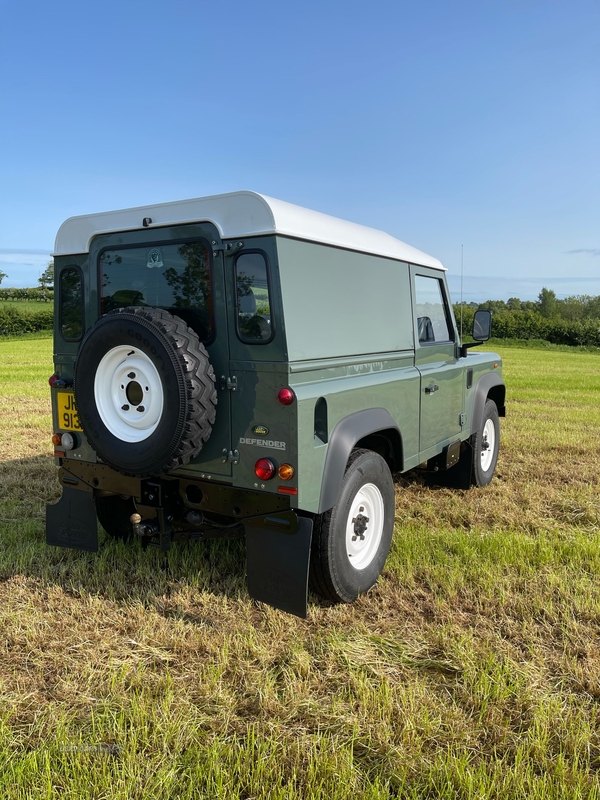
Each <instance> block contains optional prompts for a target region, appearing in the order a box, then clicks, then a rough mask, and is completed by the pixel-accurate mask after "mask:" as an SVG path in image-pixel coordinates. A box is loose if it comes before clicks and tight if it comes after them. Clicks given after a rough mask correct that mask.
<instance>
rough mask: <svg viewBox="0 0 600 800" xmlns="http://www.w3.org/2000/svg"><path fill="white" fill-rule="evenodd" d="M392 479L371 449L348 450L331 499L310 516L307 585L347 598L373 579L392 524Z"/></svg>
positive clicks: (324, 593)
mask: <svg viewBox="0 0 600 800" xmlns="http://www.w3.org/2000/svg"><path fill="white" fill-rule="evenodd" d="M394 504H395V501H394V483H393V481H392V476H391V473H390V470H389V467H388V465H387V464H386V462H385V461H384V460H383V458H382V457H381V456H380V455H378V454H377V453H374V452H372V451H371V450H354V451H353V453H352V455H351V456H350V459H349V460H348V464H347V467H346V473H345V475H344V478H343V481H342V488H341V491H340V497H339V500H338V502H337V504H336V505H335V506H334V507H333V508H332V509H331V510H330V511H326V512H325V513H324V514H319V515H318V516H317V517H316V519H315V526H314V533H313V543H312V547H311V567H310V584H311V588H312V589H313V590H314V591H315V592H316V593H317V594H320V595H321V596H322V597H325V598H326V599H328V600H333V601H334V602H342V603H351V602H352V601H353V600H356V598H357V597H358V595H359V594H362V593H363V592H366V591H367V590H368V589H370V588H371V586H373V584H374V583H375V582H376V581H377V578H378V577H379V575H380V573H381V570H382V569H383V565H384V564H385V560H386V558H387V555H388V552H389V549H390V544H391V540H392V532H393V529H394Z"/></svg>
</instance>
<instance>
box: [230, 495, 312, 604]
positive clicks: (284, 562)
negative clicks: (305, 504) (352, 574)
mask: <svg viewBox="0 0 600 800" xmlns="http://www.w3.org/2000/svg"><path fill="white" fill-rule="evenodd" d="M244 527H245V530H246V568H247V578H248V591H249V593H250V597H253V598H254V599H255V600H261V601H262V602H263V603H267V604H268V605H270V606H273V607H274V608H279V609H280V610H281V611H287V613H288V614H295V615H296V616H297V617H302V618H303V619H304V618H306V612H307V603H308V566H309V560H310V542H311V539H312V529H313V521H312V519H307V518H306V517H298V516H296V514H295V513H294V512H293V511H284V512H281V513H279V514H271V515H269V516H265V517H258V518H257V519H251V520H246V521H245V522H244Z"/></svg>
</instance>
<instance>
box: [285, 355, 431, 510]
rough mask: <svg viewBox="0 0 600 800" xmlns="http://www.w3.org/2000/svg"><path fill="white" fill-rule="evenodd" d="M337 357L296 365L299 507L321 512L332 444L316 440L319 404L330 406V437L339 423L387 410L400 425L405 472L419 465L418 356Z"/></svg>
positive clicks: (293, 380) (292, 380)
mask: <svg viewBox="0 0 600 800" xmlns="http://www.w3.org/2000/svg"><path fill="white" fill-rule="evenodd" d="M337 361H338V363H336V360H335V359H331V360H330V361H329V362H325V361H322V362H320V363H316V364H315V363H312V364H308V365H305V364H299V363H296V364H292V365H291V369H292V372H291V374H290V386H291V387H292V388H293V389H294V391H295V392H296V396H297V399H298V468H299V469H298V471H299V474H300V476H301V481H300V484H299V490H300V491H299V495H298V507H299V508H302V509H304V510H306V511H317V510H318V507H319V496H320V493H321V484H322V478H323V466H324V463H325V456H326V454H327V444H323V443H322V441H321V440H320V439H319V438H318V437H317V436H315V425H314V418H315V404H316V402H317V400H318V399H319V398H320V397H323V398H324V399H325V401H326V403H327V417H328V434H329V437H330V436H331V433H332V431H333V430H334V428H335V426H336V425H337V423H338V422H340V420H342V419H344V417H347V416H348V415H349V414H354V413H355V412H357V411H362V410H363V409H368V408H374V407H382V408H385V409H387V410H388V411H389V413H390V415H391V416H392V418H393V419H394V420H395V421H396V422H397V424H398V427H399V428H400V431H401V435H402V444H403V451H404V464H403V469H409V468H411V467H414V466H417V464H418V463H419V450H418V447H419V427H418V419H419V385H420V378H419V373H418V371H417V370H416V369H415V366H414V353H413V352H410V351H409V352H408V353H396V354H393V353H386V354H381V355H380V356H378V357H377V356H376V357H370V360H368V361H367V360H365V359H362V360H361V361H360V362H359V363H354V364H345V365H343V364H340V363H339V360H337Z"/></svg>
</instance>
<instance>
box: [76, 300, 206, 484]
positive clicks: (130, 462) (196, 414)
mask: <svg viewBox="0 0 600 800" xmlns="http://www.w3.org/2000/svg"><path fill="white" fill-rule="evenodd" d="M119 348H121V349H122V350H124V351H127V350H129V348H131V351H130V353H133V354H134V356H133V357H135V354H137V355H139V357H140V359H142V363H144V364H146V365H147V367H148V369H149V370H150V371H152V368H154V369H155V373H154V374H155V375H157V376H158V378H157V381H158V383H159V384H160V391H162V395H163V398H162V407H161V406H160V404H158V405H157V408H160V413H159V416H158V421H157V422H156V427H155V429H153V430H152V432H151V433H150V434H149V435H148V436H147V438H144V439H143V440H141V441H140V440H136V441H131V440H127V438H126V435H127V434H128V431H127V429H126V428H127V426H126V425H125V434H122V433H121V431H122V430H123V428H122V427H119V425H116V424H115V425H113V430H112V431H111V430H110V429H109V427H107V424H106V423H105V421H104V420H105V419H108V418H107V417H106V414H104V418H103V416H102V415H101V413H100V412H99V409H98V403H97V397H96V394H95V379H96V373H97V371H98V367H99V365H100V364H101V363H104V362H103V361H102V359H103V358H104V357H105V356H107V354H109V353H111V352H121V350H119ZM148 362H152V364H151V365H150V364H148ZM125 363H126V362H125ZM100 375H104V372H102V371H101V372H100ZM143 382H144V383H146V382H147V381H143ZM98 383H99V386H100V387H102V386H104V385H105V383H106V382H103V381H101V380H99V382H98ZM116 388H117V389H118V388H119V387H118V386H117V387H116ZM121 388H123V387H122V386H121ZM146 388H147V387H146ZM74 389H75V403H76V405H77V411H78V414H79V419H80V422H81V425H82V428H83V431H84V433H85V435H86V437H87V439H88V441H89V442H90V444H91V445H92V447H93V448H94V450H95V451H96V452H97V453H98V455H99V456H100V458H101V459H102V460H103V461H104V462H105V463H106V464H108V465H109V466H111V467H112V468H113V469H115V470H117V471H118V472H121V473H123V474H124V475H131V476H134V477H141V478H144V477H152V476H156V475H160V474H162V473H165V472H171V471H172V470H175V469H177V468H178V467H182V466H184V465H185V464H187V463H188V462H189V461H191V459H192V458H194V457H195V456H196V455H198V453H199V452H200V450H201V449H202V446H203V444H204V443H205V442H206V441H207V440H208V438H209V436H210V434H211V431H212V425H213V423H214V421H215V413H216V411H215V407H216V403H217V391H216V387H215V374H214V370H213V367H212V365H211V364H210V362H209V359H208V353H207V352H206V349H205V348H204V346H203V345H202V343H201V342H200V340H199V339H198V336H197V335H196V333H195V332H194V331H193V330H192V329H191V328H189V327H188V326H187V325H186V324H185V322H184V321H183V320H181V319H179V317H176V316H173V315H172V314H170V313H169V312H168V311H164V310H163V309H160V308H149V307H139V306H130V307H128V308H122V309H116V310H114V311H111V312H110V313H108V314H106V315H105V316H103V317H101V318H100V319H99V320H98V321H97V322H96V324H95V325H94V326H93V327H92V328H91V329H90V330H89V331H88V332H87V334H86V335H85V337H84V339H83V341H82V343H81V345H80V347H79V351H78V353H77V359H76V361H75V373H74ZM100 394H102V395H103V396H104V397H105V400H104V402H105V403H108V402H109V401H108V400H107V399H106V398H109V397H110V396H111V395H110V392H108V391H105V392H104V393H102V391H101V390H100ZM135 402H139V403H140V406H139V407H138V408H137V410H138V411H139V410H140V408H141V409H142V411H143V409H144V407H143V405H142V404H141V403H142V402H143V401H138V400H136V401H135ZM113 405H114V409H113V408H112V407H111V414H113V416H114V414H118V413H119V411H118V410H115V409H117V406H118V404H117V403H114V404H113ZM108 424H110V422H109V423H108ZM132 430H133V429H132ZM115 431H116V433H115ZM134 434H135V432H134Z"/></svg>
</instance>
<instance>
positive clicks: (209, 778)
mask: <svg viewBox="0 0 600 800" xmlns="http://www.w3.org/2000/svg"><path fill="white" fill-rule="evenodd" d="M497 349H498V350H499V351H500V352H501V353H502V354H503V356H504V359H505V379H506V382H507V385H508V402H507V413H508V416H507V418H506V420H502V446H501V456H500V461H499V466H498V475H497V478H496V479H495V480H494V481H493V482H492V484H491V485H490V486H488V487H486V488H484V489H480V490H476V491H470V492H456V491H452V490H448V489H432V488H427V487H426V486H425V485H424V484H423V482H422V480H421V479H420V477H418V476H417V475H416V474H408V475H405V476H397V479H396V497H397V507H396V513H397V519H396V531H395V538H394V543H393V550H392V554H391V556H390V559H389V561H388V564H387V566H386V569H385V572H384V575H383V577H382V579H381V580H380V582H379V583H378V585H377V586H376V587H375V588H374V589H373V590H372V591H371V592H370V593H369V594H368V595H367V596H365V597H363V598H361V599H360V600H359V601H358V602H357V603H355V604H354V605H351V606H338V607H326V606H325V605H322V604H319V603H318V602H317V601H316V599H315V598H313V602H312V604H311V606H310V611H309V619H308V620H307V621H301V620H298V619H295V618H293V617H290V616H286V615H284V614H283V613H280V612H278V611H275V610H273V609H270V608H267V607H265V606H262V605H260V604H257V603H255V602H253V601H252V600H250V599H249V597H248V595H247V592H246V588H245V582H244V547H243V542H239V541H232V542H213V543H210V544H199V543H196V544H193V545H189V546H176V547H174V549H173V550H172V552H171V553H170V555H169V564H168V569H167V568H166V565H165V564H164V563H163V561H162V559H161V557H160V556H159V554H158V553H157V552H156V551H149V552H147V553H143V552H142V551H141V549H140V547H139V546H137V545H130V546H125V545H123V544H115V543H114V542H112V541H108V540H107V539H106V538H105V537H103V539H102V542H101V550H100V552H99V553H98V554H97V555H89V554H82V553H79V552H75V551H61V550H56V549H49V548H47V547H46V546H45V544H44V539H43V513H44V504H45V502H47V501H53V500H55V499H57V498H58V494H59V491H58V486H57V482H56V477H55V468H54V465H53V460H52V459H51V458H50V456H49V453H50V436H51V433H52V430H51V418H50V407H49V400H48V385H47V378H48V376H49V375H50V374H51V372H52V370H53V367H52V363H51V350H52V346H51V340H50V339H38V340H27V341H12V342H9V341H2V340H0V415H1V419H2V424H3V435H2V437H0V541H1V543H2V547H1V548H0V647H1V648H2V657H1V659H0V796H1V797H2V798H8V799H10V800H12V799H13V798H14V799H15V800H16V799H17V798H18V799H19V800H29V798H33V797H35V798H38V797H40V798H42V797H43V798H61V799H62V798H73V800H75V798H77V799H79V798H90V800H91V798H118V799H119V800H125V798H140V800H142V798H143V799H144V800H149V799H150V798H152V800H154V798H158V799H160V800H163V798H164V800H166V799H167V798H196V797H206V798H227V800H229V799H230V798H235V799H238V798H239V800H241V799H242V798H245V799H246V800H250V798H269V799H271V798H273V799H279V798H281V799H283V798H311V800H312V798H323V800H338V798H339V800H342V798H343V800H358V799H359V798H360V800H362V799H363V798H369V799H371V798H372V799H373V800H384V798H385V799H386V800H388V799H389V800H391V798H396V797H400V798H415V799H416V798H423V799H424V798H447V800H454V798H473V799H475V798H492V797H493V798H539V799H540V800H541V799H542V798H544V799H545V798H557V799H558V798H569V799H570V798H584V797H585V798H598V797H600V789H599V781H598V775H599V771H600V704H599V701H600V638H599V633H600V540H599V537H598V533H599V528H600V502H599V499H598V496H599V483H600V479H599V469H598V457H599V453H600V404H599V402H598V398H599V397H600V357H599V356H598V355H595V354H591V353H581V352H577V351H572V352H569V353H563V352H559V351H554V350H552V351H548V352H544V351H541V350H526V349H518V348H512V347H511V348H506V349H504V350H503V349H502V347H498V348H497Z"/></svg>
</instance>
